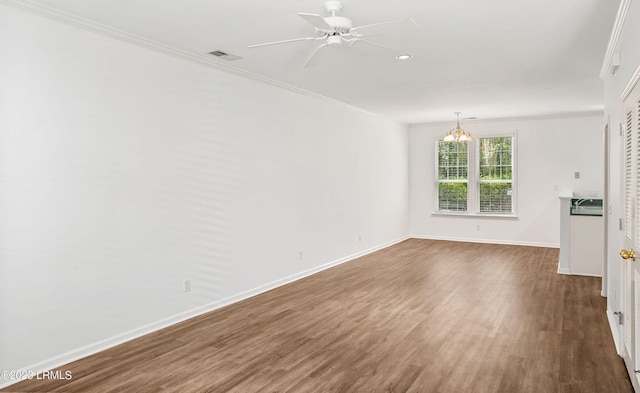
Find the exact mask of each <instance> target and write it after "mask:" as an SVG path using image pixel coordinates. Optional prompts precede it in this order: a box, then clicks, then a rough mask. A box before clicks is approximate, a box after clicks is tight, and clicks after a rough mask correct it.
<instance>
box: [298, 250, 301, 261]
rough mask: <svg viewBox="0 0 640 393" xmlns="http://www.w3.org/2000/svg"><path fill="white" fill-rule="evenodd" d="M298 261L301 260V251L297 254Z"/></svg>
mask: <svg viewBox="0 0 640 393" xmlns="http://www.w3.org/2000/svg"><path fill="white" fill-rule="evenodd" d="M298 259H302V251H300V253H299V254H298Z"/></svg>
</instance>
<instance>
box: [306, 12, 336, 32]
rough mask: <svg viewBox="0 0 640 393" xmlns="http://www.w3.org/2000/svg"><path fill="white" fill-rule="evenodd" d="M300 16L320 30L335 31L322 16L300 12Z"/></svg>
mask: <svg viewBox="0 0 640 393" xmlns="http://www.w3.org/2000/svg"><path fill="white" fill-rule="evenodd" d="M298 15H299V16H300V17H301V18H302V19H304V20H306V21H307V22H309V23H311V24H312V25H314V26H315V27H316V28H318V29H320V30H325V31H333V27H331V25H329V24H328V23H327V21H325V20H324V19H323V18H322V17H321V16H320V15H315V14H305V13H302V12H298Z"/></svg>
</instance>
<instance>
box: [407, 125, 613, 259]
mask: <svg viewBox="0 0 640 393" xmlns="http://www.w3.org/2000/svg"><path fill="white" fill-rule="evenodd" d="M454 121H455V119H453V121H452V122H451V123H448V124H433V125H420V126H413V127H412V128H411V129H410V131H409V146H410V153H409V157H410V165H409V167H410V180H409V184H410V206H411V207H410V214H409V220H410V231H411V235H412V236H414V237H425V238H433V239H450V240H468V241H486V242H491V243H507V244H524V245H540V246H551V247H558V246H559V243H560V201H559V199H558V195H559V193H561V192H563V191H573V192H574V193H576V194H577V195H578V196H585V197H586V196H589V195H590V192H591V191H597V193H598V197H600V198H602V195H603V180H602V179H603V175H604V169H603V162H604V161H603V160H604V158H603V157H604V152H603V147H602V125H603V118H602V115H601V114H591V115H583V116H574V117H559V118H541V119H509V120H498V121H466V122H464V123H463V126H464V128H465V129H466V130H467V131H470V132H471V133H472V135H473V136H474V137H475V138H478V137H482V136H483V135H490V134H492V133H509V132H511V133H512V132H514V131H517V156H516V159H517V186H516V187H517V210H518V211H517V214H518V218H517V219H513V218H486V217H471V216H467V217H458V216H456V217H452V216H441V215H437V216H436V215H433V214H432V213H433V212H434V211H435V191H434V187H435V173H434V170H433V167H434V155H435V151H434V141H435V140H437V139H441V138H442V137H443V136H444V133H445V132H446V131H447V130H448V129H450V128H452V126H453V125H455V124H454ZM576 141H578V142H576ZM574 172H580V173H581V177H580V179H575V178H574ZM478 225H479V226H480V230H477V229H476V228H477V226H478Z"/></svg>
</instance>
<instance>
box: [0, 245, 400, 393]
mask: <svg viewBox="0 0 640 393" xmlns="http://www.w3.org/2000/svg"><path fill="white" fill-rule="evenodd" d="M407 239H409V236H403V237H400V238H398V239H395V240H392V241H389V242H386V243H383V244H380V245H377V246H374V247H371V248H368V249H366V250H362V251H359V252H357V253H354V254H351V255H349V256H346V257H344V258H340V259H337V260H334V261H331V262H328V263H325V264H323V265H319V266H316V267H314V268H311V269H308V270H305V271H302V272H300V273H296V274H292V275H290V276H287V277H284V278H281V279H279V280H275V281H272V282H270V283H267V284H264V285H261V286H258V287H256V288H253V289H250V290H248V291H245V292H241V293H238V294H236V295H233V296H229V297H227V298H224V299H221V300H217V301H215V302H212V303H209V304H205V305H203V306H200V307H196V308H193V309H191V310H187V311H184V312H181V313H179V314H175V315H173V316H170V317H167V318H163V319H161V320H158V321H156V322H152V323H149V324H147V325H144V326H140V327H138V328H135V329H132V330H129V331H127V332H124V333H121V334H118V335H116V336H113V337H110V338H107V339H104V340H101V341H98V342H95V343H92V344H89V345H86V346H84V347H81V348H78V349H75V350H72V351H69V352H66V353H63V354H61V355H58V356H55V357H53V358H50V359H47V360H44V361H42V362H39V363H36V364H33V365H31V366H28V367H24V368H22V369H21V370H19V371H25V372H35V373H41V372H43V371H47V370H53V369H56V368H60V367H62V366H64V365H65V364H69V363H71V362H74V361H76V360H80V359H82V358H85V357H87V356H90V355H93V354H96V353H98V352H101V351H104V350H106V349H109V348H112V347H115V346H116V345H120V344H123V343H125V342H127V341H131V340H134V339H136V338H139V337H142V336H144V335H146V334H149V333H153V332H155V331H158V330H161V329H164V328H167V327H169V326H172V325H175V324H177V323H180V322H184V321H186V320H188V319H191V318H194V317H197V316H199V315H202V314H205V313H208V312H211V311H214V310H217V309H219V308H222V307H225V306H228V305H230V304H233V303H236V302H239V301H241V300H244V299H248V298H250V297H253V296H256V295H259V294H261V293H264V292H267V291H270V290H272V289H275V288H278V287H281V286H283V285H286V284H289V283H292V282H294V281H297V280H300V279H302V278H305V277H308V276H310V275H313V274H316V273H319V272H321V271H323V270H326V269H329V268H332V267H334V266H337V265H341V264H343V263H346V262H349V261H352V260H354V259H357V258H360V257H363V256H365V255H368V254H371V253H373V252H376V251H379V250H382V249H384V248H387V247H390V246H393V245H394V244H398V243H400V242H403V241H405V240H407ZM17 371H18V370H17ZM18 382H20V381H14V380H12V381H4V380H1V381H0V389H2V388H5V387H7V386H10V385H13V384H15V383H18Z"/></svg>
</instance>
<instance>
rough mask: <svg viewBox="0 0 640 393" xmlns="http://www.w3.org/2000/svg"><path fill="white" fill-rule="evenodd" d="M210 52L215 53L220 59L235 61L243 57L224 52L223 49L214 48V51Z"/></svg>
mask: <svg viewBox="0 0 640 393" xmlns="http://www.w3.org/2000/svg"><path fill="white" fill-rule="evenodd" d="M209 54H210V55H214V56H216V57H218V58H220V59H224V60H226V61H234V60H238V59H241V57H240V56H236V55H232V54H230V53H227V52H223V51H221V50H214V51H213V52H209Z"/></svg>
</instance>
